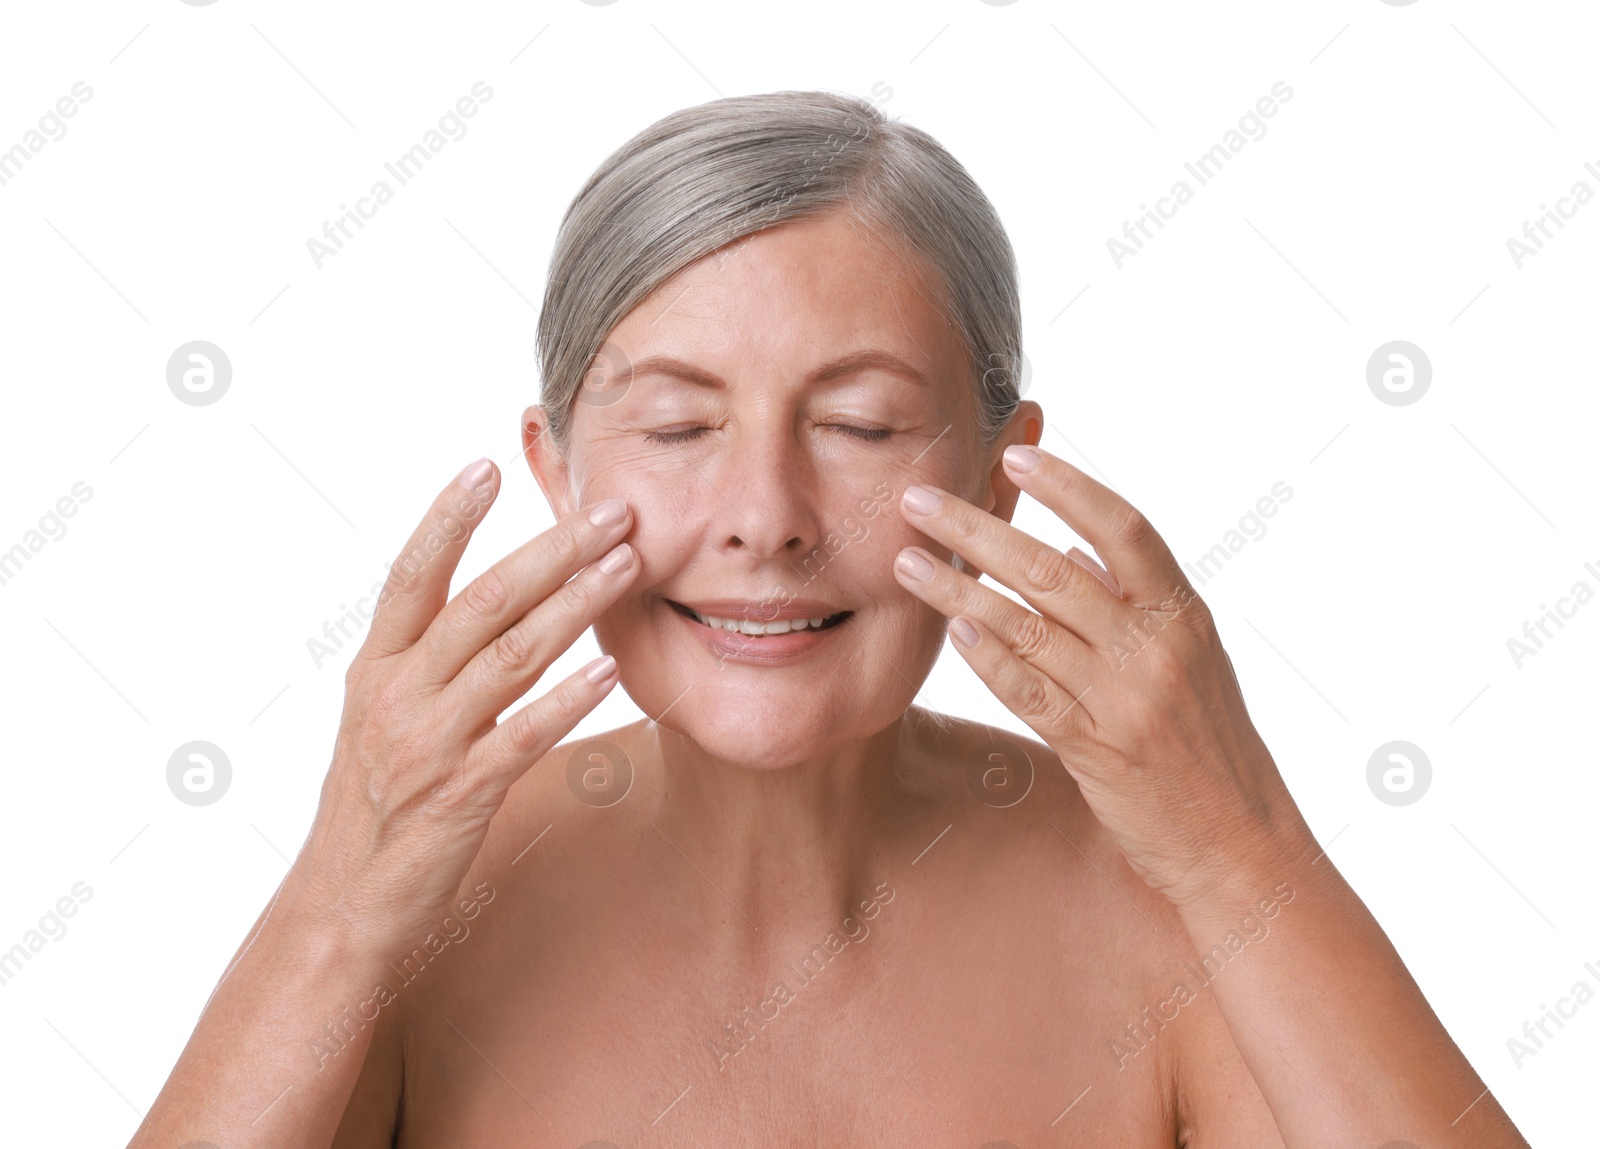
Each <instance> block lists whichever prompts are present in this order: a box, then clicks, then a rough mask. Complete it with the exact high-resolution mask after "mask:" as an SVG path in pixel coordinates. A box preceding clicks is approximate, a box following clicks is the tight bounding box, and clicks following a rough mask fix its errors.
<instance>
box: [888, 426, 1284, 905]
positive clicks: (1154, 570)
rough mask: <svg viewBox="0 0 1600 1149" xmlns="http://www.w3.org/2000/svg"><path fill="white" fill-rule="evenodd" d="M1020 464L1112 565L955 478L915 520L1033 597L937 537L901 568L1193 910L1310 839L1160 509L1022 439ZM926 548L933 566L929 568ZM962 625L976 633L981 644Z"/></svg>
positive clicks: (915, 496) (1157, 881) (1175, 896)
mask: <svg viewBox="0 0 1600 1149" xmlns="http://www.w3.org/2000/svg"><path fill="white" fill-rule="evenodd" d="M1030 456H1031V457H1032V458H1033V459H1035V460H1036V464H1035V465H1034V466H1033V467H1032V468H1031V469H1027V470H1024V469H1022V468H1021V467H1019V466H1017V465H1016V462H1015V461H1014V460H1018V461H1021V462H1022V463H1023V465H1024V466H1026V464H1027V460H1028V459H1029V457H1030ZM1005 464H1006V471H1007V473H1008V474H1009V475H1010V476H1011V478H1012V480H1013V481H1014V482H1015V483H1016V484H1017V486H1018V487H1020V488H1021V489H1022V490H1023V491H1024V492H1026V493H1027V494H1029V495H1032V496H1033V497H1034V498H1035V499H1037V500H1038V501H1039V502H1040V503H1043V504H1044V505H1045V506H1046V507H1048V508H1050V510H1052V511H1054V512H1055V514H1056V515H1058V516H1059V517H1060V518H1061V519H1062V520H1063V521H1064V522H1065V523H1066V524H1067V525H1068V526H1069V527H1071V528H1072V529H1073V530H1074V531H1076V532H1077V533H1078V534H1079V535H1080V536H1081V537H1082V538H1084V539H1085V540H1087V541H1088V542H1089V544H1090V545H1091V546H1093V547H1094V549H1095V550H1096V551H1097V552H1098V553H1099V555H1100V556H1101V558H1102V559H1103V560H1104V561H1105V569H1102V568H1101V567H1100V566H1099V565H1098V564H1096V563H1095V561H1094V560H1093V559H1091V558H1089V557H1088V556H1087V555H1085V554H1083V552H1082V551H1080V550H1078V548H1076V547H1073V548H1071V549H1070V550H1068V551H1067V552H1066V553H1065V554H1063V553H1062V552H1061V551H1058V550H1056V549H1055V548H1053V547H1051V546H1048V545H1046V544H1045V543H1042V542H1040V541H1039V540H1037V539H1035V538H1033V537H1032V536H1031V535H1028V534H1025V533H1024V532H1022V531H1020V530H1018V529H1017V528H1015V527H1013V526H1011V525H1010V524H1009V523H1007V522H1004V521H1002V520H1001V519H999V518H996V517H995V516H994V515H991V514H989V513H988V512H986V511H982V510H979V509H978V508H977V507H975V506H973V505H972V504H971V503H968V502H966V501H964V500H963V499H961V498H959V497H957V496H955V495H952V494H950V493H949V492H947V491H940V490H937V489H935V488H928V487H911V488H908V489H907V490H906V492H905V494H904V495H903V496H902V499H901V509H902V513H903V514H904V515H905V518H906V521H907V522H909V523H911V524H912V525H913V526H914V527H916V528H917V529H918V530H919V531H921V532H922V533H923V534H925V535H927V536H929V537H930V538H932V539H934V540H936V541H937V542H939V543H940V544H942V545H943V546H945V547H947V548H949V549H950V550H951V551H952V552H954V553H955V554H958V555H960V556H961V557H962V558H963V559H964V560H965V562H966V565H967V566H968V567H970V568H976V570H977V571H978V572H985V573H987V574H989V575H990V577H992V578H994V579H995V580H996V581H998V582H1000V583H1002V584H1004V585H1005V586H1007V587H1010V588H1011V589H1012V590H1014V591H1016V592H1017V594H1019V595H1020V596H1021V597H1022V598H1023V599H1024V600H1025V601H1026V602H1028V603H1030V604H1031V605H1032V606H1033V607H1034V610H1029V609H1027V608H1026V607H1024V606H1022V605H1020V604H1018V603H1016V602H1014V601H1013V600H1011V599H1009V598H1007V597H1006V596H1005V595H1003V594H1000V593H999V592H998V591H995V590H993V589H991V588H989V587H986V586H983V585H982V584H981V583H979V582H978V580H977V577H976V576H975V574H973V573H962V572H961V571H958V570H956V569H955V568H954V567H953V566H952V565H950V564H949V563H946V562H942V561H940V560H939V559H937V558H936V557H935V556H934V555H932V554H930V553H929V552H927V551H926V550H923V549H922V548H921V547H907V548H905V549H904V550H903V551H901V552H900V556H899V558H898V559H897V561H896V563H895V573H896V576H897V577H898V578H899V580H900V582H901V584H902V585H903V586H904V587H905V588H906V589H907V590H909V591H911V592H912V593H913V594H915V595H916V596H917V597H918V598H920V599H922V600H923V601H924V602H926V603H927V604H928V605H929V606H931V607H933V608H934V609H935V610H937V611H939V612H940V613H941V614H944V615H945V616H947V617H949V618H950V619H951V620H952V622H951V627H950V629H951V636H952V638H953V639H954V641H955V645H956V648H957V649H958V650H960V652H961V654H962V657H964V658H965V659H966V660H967V662H968V664H969V665H971V667H972V669H973V670H974V671H975V672H976V673H977V674H978V676H979V677H980V678H982V679H983V680H984V682H985V683H986V684H987V685H988V686H989V688H990V690H992V691H993V692H994V693H995V695H996V697H998V698H999V699H1000V701H1001V702H1003V703H1005V705H1006V706H1007V708H1009V709H1010V710H1011V711H1012V712H1013V713H1014V714H1016V715H1017V717H1019V718H1021V719H1022V720H1023V721H1024V722H1026V723H1027V724H1028V725H1029V726H1030V727H1031V728H1032V729H1033V730H1034V731H1035V732H1037V733H1038V735H1039V737H1040V739H1041V740H1043V741H1044V742H1045V744H1046V745H1048V746H1049V747H1050V748H1051V749H1052V750H1054V751H1055V752H1056V753H1057V754H1058V755H1060V757H1061V761H1062V762H1063V764H1065V766H1066V768H1067V770H1068V772H1069V773H1070V774H1071V775H1072V776H1073V778H1075V779H1076V780H1077V782H1078V784H1079V787H1080V789H1081V790H1082V792H1083V795H1084V798H1085V799H1086V800H1087V802H1088V804H1089V807H1090V809H1091V810H1093V812H1094V814H1095V816H1096V817H1097V818H1098V819H1099V821H1100V823H1101V824H1102V825H1103V826H1104V827H1105V828H1106V830H1107V831H1109V832H1110V834H1111V836H1112V838H1113V839H1114V840H1115V841H1116V843H1117V844H1118V846H1120V847H1121V849H1122V851H1123V854H1124V855H1125V856H1126V858H1127V860H1128V864H1129V865H1130V866H1131V867H1132V868H1133V870H1134V872H1136V873H1137V874H1139V875H1140V876H1141V877H1142V878H1144V880H1145V881H1146V882H1148V883H1149V884H1150V885H1151V886H1153V887H1154V888H1156V889H1157V890H1160V891H1161V892H1162V893H1163V894H1165V895H1166V896H1167V897H1168V898H1169V899H1170V900H1171V901H1172V902H1173V904H1174V905H1176V906H1177V907H1178V908H1179V909H1180V910H1181V909H1183V908H1184V907H1185V906H1189V905H1194V904H1196V903H1199V902H1203V901H1205V900H1206V899H1208V898H1212V897H1217V896H1222V895H1223V893H1224V892H1225V891H1227V890H1229V889H1230V888H1231V883H1232V880H1233V879H1234V878H1235V876H1237V875H1238V874H1240V872H1241V871H1243V872H1245V873H1249V872H1252V871H1253V870H1255V869H1256V868H1259V867H1261V866H1264V865H1271V864H1272V863H1271V861H1269V860H1268V859H1272V858H1274V857H1283V856H1285V855H1284V853H1283V851H1284V850H1285V849H1298V848H1299V847H1303V846H1304V845H1305V844H1307V843H1308V842H1312V841H1313V839H1312V836H1311V832H1310V830H1309V828H1308V827H1307V826H1306V823H1305V821H1304V819H1303V818H1302V817H1301V815H1300V812H1299V810H1298V809H1297V808H1296V806H1295V804H1294V800H1293V798H1292V797H1291V796H1290V795H1289V792H1288V788H1287V787H1286V786H1285V785H1284V782H1283V779H1282V777H1281V776H1280V775H1279V773H1278V769H1277V766H1276V764H1275V763H1274V762H1273V760H1272V756H1271V754H1270V753H1269V752H1268V750H1267V747H1266V745H1265V743H1263V742H1262V740H1261V737H1260V735H1259V734H1258V733H1257V731H1256V728H1255V725H1254V724H1253V723H1252V722H1251V721H1250V716H1249V714H1248V712H1247V711H1246V709H1245V704H1244V698H1243V696H1242V695H1241V693H1240V690H1239V681H1238V679H1237V678H1236V677H1235V676H1234V673H1233V664H1232V662H1231V661H1230V660H1229V658H1228V655H1227V652H1226V651H1224V650H1223V648H1222V642H1221V640H1220V639H1219V638H1218V636H1217V631H1216V627H1215V625H1214V624H1213V622H1212V618H1211V612H1210V610H1209V609H1208V608H1207V607H1206V605H1205V603H1204V602H1202V601H1201V600H1200V597H1199V596H1198V595H1197V594H1196V593H1195V592H1194V588H1193V587H1192V586H1190V584H1189V580H1188V579H1187V578H1185V577H1184V574H1183V571H1182V570H1181V568H1180V567H1179V565H1178V562H1177V560H1176V559H1175V558H1174V557H1173V555H1172V552H1171V551H1170V550H1169V549H1168V548H1167V545H1166V543H1165V542H1164V541H1162V538H1161V536H1160V535H1159V534H1157V533H1156V531H1155V528H1154V527H1153V526H1151V524H1150V522H1149V520H1147V519H1146V518H1145V517H1144V516H1143V515H1142V514H1140V513H1139V511H1138V510H1136V509H1135V508H1134V507H1133V506H1132V505H1130V504H1129V503H1128V502H1127V501H1126V500H1124V499H1123V498H1122V497H1121V496H1120V495H1118V494H1117V493H1116V492H1114V491H1112V490H1111V489H1110V488H1108V487H1106V486H1104V485H1103V484H1101V483H1098V482H1096V481H1095V480H1094V479H1092V478H1090V477H1089V476H1088V475H1086V474H1084V473H1083V472H1082V471H1080V470H1079V469H1078V468H1076V467H1074V466H1072V465H1071V464H1069V463H1067V462H1065V461H1063V460H1061V459H1057V458H1055V457H1054V456H1052V455H1050V454H1048V453H1046V452H1044V451H1040V450H1038V449H1037V448H1032V447H1022V446H1016V447H1011V448H1008V450H1007V452H1006V456H1005ZM919 492H921V495H922V496H928V495H931V496H932V499H931V500H928V499H925V498H920V497H919ZM919 503H920V505H919ZM911 556H920V558H921V560H922V562H923V564H925V567H924V570H925V573H924V575H923V577H921V578H919V577H918V576H917V574H916V566H917V564H916V563H915V561H914V560H911V561H908V560H909V559H910V557H911ZM1036 612H1037V613H1036ZM964 625H966V626H970V627H971V633H973V634H975V635H976V638H977V641H976V642H975V643H973V644H971V645H968V644H967V643H966V642H965V641H964V640H963V627H964Z"/></svg>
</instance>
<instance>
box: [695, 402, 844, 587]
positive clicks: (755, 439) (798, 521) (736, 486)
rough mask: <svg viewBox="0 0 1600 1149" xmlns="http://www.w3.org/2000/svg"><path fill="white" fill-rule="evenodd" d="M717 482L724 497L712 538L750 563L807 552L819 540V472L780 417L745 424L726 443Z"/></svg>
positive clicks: (770, 414)
mask: <svg viewBox="0 0 1600 1149" xmlns="http://www.w3.org/2000/svg"><path fill="white" fill-rule="evenodd" d="M726 452H727V453H726V454H725V456H724V457H723V458H722V459H721V460H719V465H718V466H717V467H716V475H715V478H714V480H713V481H714V482H715V484H716V486H717V487H718V488H719V493H720V496H721V497H720V498H719V499H718V506H717V511H716V516H717V517H716V520H715V526H716V530H715V532H714V534H713V536H712V537H713V538H716V539H718V540H719V545H720V546H721V547H722V548H723V549H724V550H729V551H744V552H747V553H748V554H749V555H750V556H751V557H752V558H757V559H769V558H782V557H785V556H788V555H792V554H797V553H804V552H807V551H809V550H810V549H811V548H812V547H813V546H814V545H815V544H816V542H817V540H818V539H819V538H820V537H821V531H820V522H819V516H818V512H817V503H818V500H817V498H816V494H817V492H816V478H817V472H816V468H815V467H814V466H813V465H812V460H810V459H809V458H808V457H807V456H806V453H805V451H804V450H803V449H802V447H801V445H800V444H799V443H797V442H796V441H795V434H794V423H793V421H792V420H787V419H785V418H783V417H782V416H780V415H778V413H776V412H771V411H769V412H766V413H765V415H764V417H762V418H760V419H758V420H755V421H752V422H747V423H745V424H743V426H742V427H740V428H739V429H738V430H736V431H735V435H734V440H733V441H732V442H730V443H728V444H727V448H726Z"/></svg>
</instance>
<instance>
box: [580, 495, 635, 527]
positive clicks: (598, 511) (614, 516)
mask: <svg viewBox="0 0 1600 1149" xmlns="http://www.w3.org/2000/svg"><path fill="white" fill-rule="evenodd" d="M627 513H628V504H627V503H625V502H623V501H622V500H621V499H607V500H606V501H605V502H603V503H596V504H595V507H594V510H592V511H590V512H589V521H590V522H591V523H593V524H594V525H595V526H597V527H609V526H611V525H612V524H614V523H620V522H621V521H622V517H623V516H624V515H626V514H627Z"/></svg>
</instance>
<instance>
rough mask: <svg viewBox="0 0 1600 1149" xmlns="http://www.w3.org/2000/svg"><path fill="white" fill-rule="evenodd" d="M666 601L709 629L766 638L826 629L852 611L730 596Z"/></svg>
mask: <svg viewBox="0 0 1600 1149" xmlns="http://www.w3.org/2000/svg"><path fill="white" fill-rule="evenodd" d="M667 602H668V603H669V604H670V605H671V606H672V608H673V609H674V610H676V611H677V612H678V613H679V614H681V615H683V616H685V617H686V618H692V619H694V621H695V622H698V623H699V624H700V625H702V626H705V627H708V628H710V629H712V630H720V631H727V632H730V633H732V634H737V635H741V636H746V637H751V638H767V637H774V636H777V635H780V634H791V633H793V632H796V631H813V630H828V629H830V628H832V627H835V626H837V625H839V623H841V622H843V621H844V620H845V619H846V618H847V617H849V616H850V614H851V613H852V612H851V611H848V610H841V611H835V610H834V609H833V608H832V606H831V605H830V604H828V603H823V602H815V601H812V600H809V599H794V600H791V601H790V602H788V603H785V604H784V605H783V606H775V605H770V604H760V603H754V604H753V603H749V602H740V601H737V600H731V599H721V600H716V601H703V602H697V603H694V604H692V605H691V604H687V603H681V602H674V601H673V600H672V599H668V600H667Z"/></svg>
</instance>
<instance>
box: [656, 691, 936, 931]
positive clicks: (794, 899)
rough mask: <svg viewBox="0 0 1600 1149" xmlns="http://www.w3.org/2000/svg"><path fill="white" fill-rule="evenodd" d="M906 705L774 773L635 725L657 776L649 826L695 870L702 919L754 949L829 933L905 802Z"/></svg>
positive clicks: (910, 752)
mask: <svg viewBox="0 0 1600 1149" xmlns="http://www.w3.org/2000/svg"><path fill="white" fill-rule="evenodd" d="M914 710H915V708H912V710H911V711H908V712H907V713H906V714H904V715H901V716H900V717H899V718H897V719H896V720H895V721H894V722H893V723H892V724H890V725H889V726H887V727H885V728H884V729H882V730H880V731H878V732H876V733H874V734H869V735H864V736H861V737H858V738H850V739H846V740H843V741H841V742H838V743H835V744H833V745H830V746H829V747H827V748H826V749H825V750H821V751H819V752H818V753H816V754H814V755H812V756H810V757H808V758H806V759H803V760H801V761H799V762H796V763H794V764H793V765H790V766H786V767H783V768H781V769H753V768H751V767H748V766H743V765H740V764H739V763H736V762H728V761H725V760H722V759H719V758H717V757H716V756H714V755H712V754H710V753H708V752H707V751H706V750H705V749H704V748H703V747H701V746H700V745H699V744H698V743H695V742H694V741H692V740H690V739H688V738H686V737H685V736H683V735H681V734H679V733H678V732H676V731H673V730H670V729H668V728H666V727H664V726H661V725H659V724H657V723H653V722H647V723H645V725H644V730H643V735H644V745H645V747H646V752H647V754H650V756H651V757H653V758H654V759H655V761H657V762H659V763H660V768H661V774H660V777H661V783H662V784H661V788H660V792H659V799H658V803H657V805H656V806H655V809H654V812H653V816H652V818H651V822H652V825H653V826H654V827H655V829H656V831H657V832H658V834H659V835H660V836H661V837H662V838H663V839H665V841H664V842H663V843H662V845H663V846H664V847H666V848H667V852H668V854H669V855H672V856H674V860H675V861H676V862H677V863H678V864H679V865H682V864H683V863H684V861H685V860H686V861H687V862H689V863H691V864H692V865H693V867H694V868H695V869H696V870H698V871H699V876H698V877H695V878H693V879H692V881H693V882H694V883H695V884H697V886H698V888H699V891H700V893H701V894H702V895H703V901H702V903H701V904H702V905H703V906H704V910H705V920H708V921H717V920H722V919H727V920H728V922H729V930H728V933H729V936H730V937H738V936H740V935H741V934H743V935H745V936H746V937H747V940H748V942H749V944H750V945H751V946H752V948H755V949H766V948H770V947H772V946H776V945H783V944H786V943H787V942H789V941H790V940H793V939H797V938H804V939H809V940H815V938H812V937H811V935H813V934H818V932H819V931H826V930H830V929H838V928H839V924H840V922H841V921H842V920H843V919H844V918H846V917H849V916H851V915H853V914H855V913H856V912H857V909H858V907H859V906H860V904H861V902H862V901H863V900H865V899H869V898H871V897H872V890H873V887H874V886H875V885H876V884H877V883H879V882H881V881H883V880H885V879H886V878H888V877H889V876H890V875H889V873H888V870H889V865H890V857H889V853H888V849H887V847H888V845H889V842H890V840H891V832H892V830H893V829H894V826H895V824H896V821H897V818H898V817H900V816H903V813H904V811H905V809H906V799H907V797H908V795H907V787H906V785H905V783H904V781H903V779H904V778H905V777H906V772H907V771H908V770H910V769H911V768H912V766H913V759H914V758H915V757H916V755H915V746H914V735H915V734H916V733H917V732H918V731H917V728H918V725H919V724H918V721H917V719H916V718H915V717H914V716H913V712H914ZM652 751H653V753H651V752H652ZM669 843H670V845H669ZM678 854H681V855H682V857H681V858H679V857H676V855H678ZM819 936H820V935H819Z"/></svg>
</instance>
